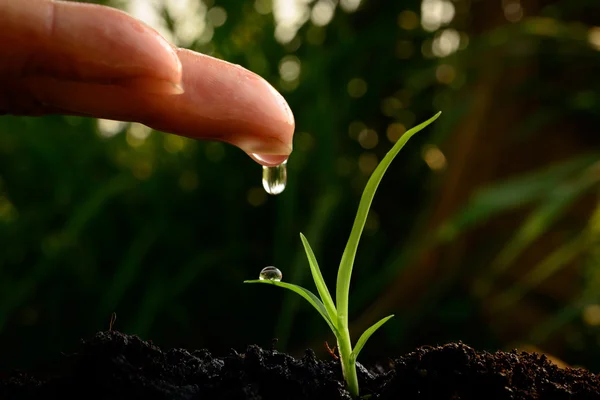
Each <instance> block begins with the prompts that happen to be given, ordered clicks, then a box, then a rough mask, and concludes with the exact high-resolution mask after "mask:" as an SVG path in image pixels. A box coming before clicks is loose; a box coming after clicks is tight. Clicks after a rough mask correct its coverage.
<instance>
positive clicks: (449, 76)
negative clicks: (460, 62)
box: [435, 64, 456, 85]
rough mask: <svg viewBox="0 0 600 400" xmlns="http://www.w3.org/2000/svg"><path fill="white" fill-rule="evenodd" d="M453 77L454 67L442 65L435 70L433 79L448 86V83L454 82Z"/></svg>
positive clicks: (454, 75)
mask: <svg viewBox="0 0 600 400" xmlns="http://www.w3.org/2000/svg"><path fill="white" fill-rule="evenodd" d="M455 77H456V71H455V70H454V67H453V66H452V65H448V64H442V65H439V66H438V67H437V68H436V69H435V78H436V79H437V80H438V82H440V83H444V84H446V85H449V84H450V83H452V81H454V78H455Z"/></svg>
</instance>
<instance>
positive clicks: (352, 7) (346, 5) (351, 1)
mask: <svg viewBox="0 0 600 400" xmlns="http://www.w3.org/2000/svg"><path fill="white" fill-rule="evenodd" d="M360 3H361V0H340V7H342V10H344V11H346V12H354V11H356V10H357V9H358V7H359V6H360Z"/></svg>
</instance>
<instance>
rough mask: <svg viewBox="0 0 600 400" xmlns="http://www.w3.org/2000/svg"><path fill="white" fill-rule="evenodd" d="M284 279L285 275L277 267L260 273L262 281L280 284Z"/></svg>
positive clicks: (265, 269) (259, 276) (259, 277)
mask: <svg viewBox="0 0 600 400" xmlns="http://www.w3.org/2000/svg"><path fill="white" fill-rule="evenodd" d="M281 278H283V274H282V273H281V271H280V270H278V269H277V268H275V267H265V268H263V269H262V271H260V275H258V279H260V280H261V281H277V282H279V281H280V280H281Z"/></svg>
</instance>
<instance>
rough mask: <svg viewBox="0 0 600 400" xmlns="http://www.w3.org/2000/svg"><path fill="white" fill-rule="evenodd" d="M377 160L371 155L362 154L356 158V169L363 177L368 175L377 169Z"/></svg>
mask: <svg viewBox="0 0 600 400" xmlns="http://www.w3.org/2000/svg"><path fill="white" fill-rule="evenodd" d="M378 162H379V160H378V159H377V156H376V155H375V154H373V153H362V154H361V155H360V156H359V157H358V168H359V169H360V172H362V173H363V175H370V174H371V172H373V170H375V168H376V167H377V163H378Z"/></svg>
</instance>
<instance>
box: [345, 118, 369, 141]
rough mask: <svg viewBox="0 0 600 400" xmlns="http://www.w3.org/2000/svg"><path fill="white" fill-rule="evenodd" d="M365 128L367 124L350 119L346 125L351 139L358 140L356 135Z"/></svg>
mask: <svg viewBox="0 0 600 400" xmlns="http://www.w3.org/2000/svg"><path fill="white" fill-rule="evenodd" d="M364 129H367V126H366V125H365V124H364V123H363V122H362V121H352V122H351V123H350V125H348V135H349V136H350V139H352V140H358V135H359V134H360V133H361V132H362V131H363V130H364Z"/></svg>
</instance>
